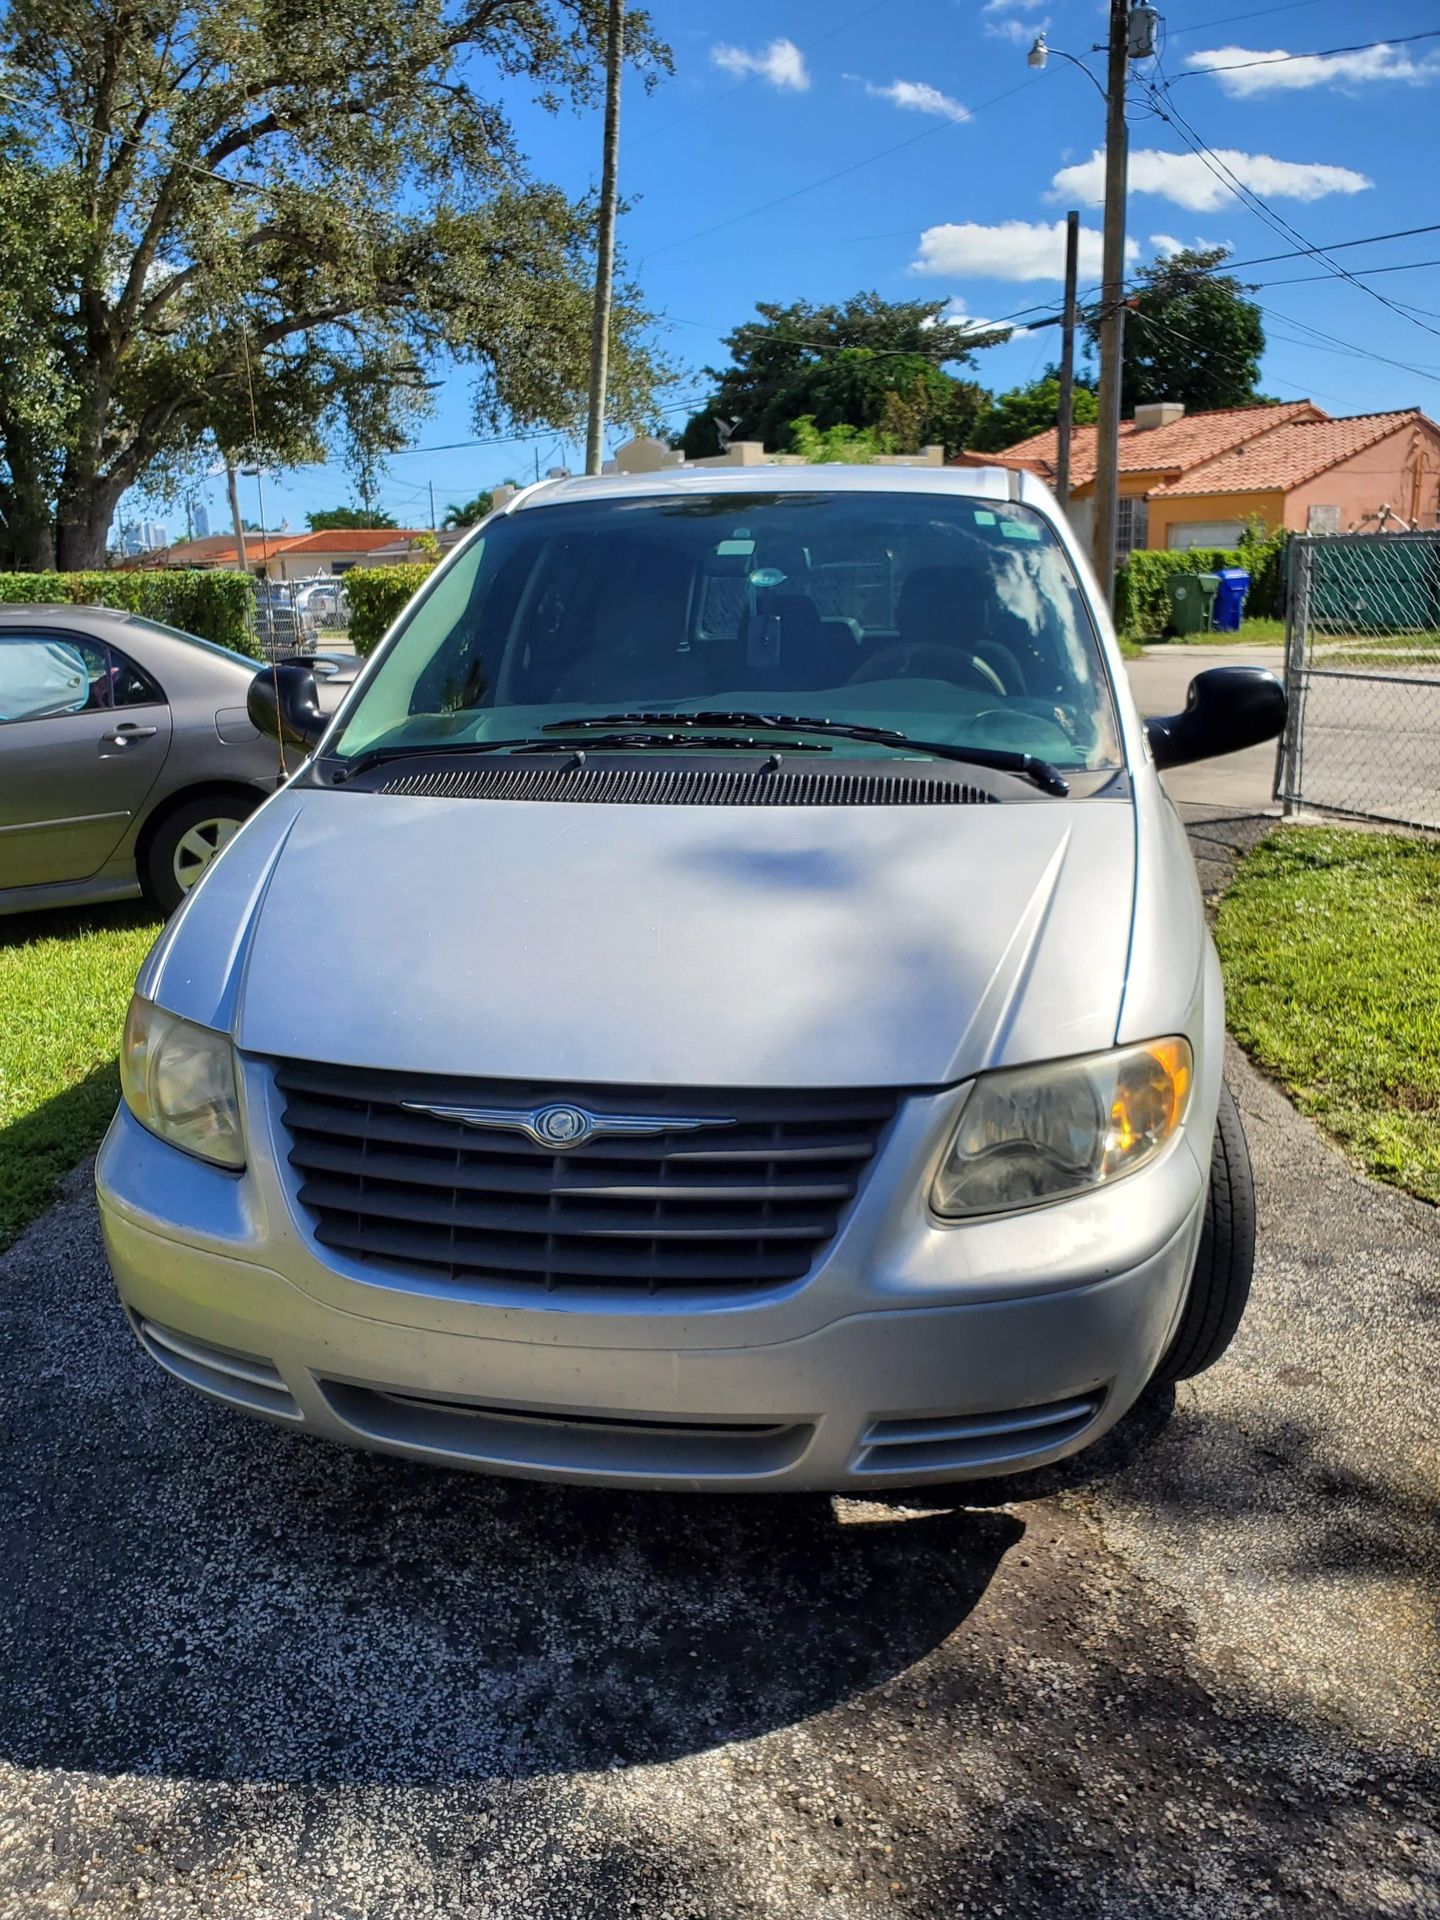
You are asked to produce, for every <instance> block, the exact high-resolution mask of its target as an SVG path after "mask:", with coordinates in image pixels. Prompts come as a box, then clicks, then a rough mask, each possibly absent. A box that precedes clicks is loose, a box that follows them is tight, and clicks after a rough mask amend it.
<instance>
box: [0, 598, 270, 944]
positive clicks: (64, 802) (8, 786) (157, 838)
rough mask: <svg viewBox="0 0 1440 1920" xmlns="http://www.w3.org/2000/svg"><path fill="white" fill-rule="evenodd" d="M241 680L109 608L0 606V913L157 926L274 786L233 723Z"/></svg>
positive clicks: (203, 652)
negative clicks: (123, 916) (122, 916)
mask: <svg viewBox="0 0 1440 1920" xmlns="http://www.w3.org/2000/svg"><path fill="white" fill-rule="evenodd" d="M255 672H256V665H255V662H254V661H253V660H248V659H246V658H245V657H244V656H243V655H242V654H238V653H231V652H229V651H228V650H227V649H226V648H224V647H218V646H214V645H212V644H211V642H209V641H207V640H200V639H197V638H196V637H195V636H194V635H192V634H187V633H181V632H179V631H177V630H176V629H175V628H173V627H163V626H157V625H156V624H155V623H154V622H153V621H149V620H142V619H140V618H138V617H137V616H135V615H132V614H126V613H121V612H115V611H112V610H110V609H109V608H104V607H68V606H67V607H58V606H12V607H5V608H0V913H18V912H21V911H26V910H29V909H31V908H34V907H51V906H73V905H79V904H81V903H83V902H89V901H97V900H122V899H126V898H129V897H132V896H134V895H135V894H139V893H143V894H144V895H145V896H146V897H147V898H148V899H149V900H150V901H151V902H152V903H153V904H154V905H155V906H156V907H158V908H159V909H160V910H161V911H162V912H164V913H170V912H172V911H173V910H174V908H175V907H176V906H178V905H179V903H180V901H181V900H182V899H183V897H184V895H185V894H186V893H187V892H188V890H189V889H190V887H191V886H193V885H194V883H195V881H196V880H198V879H199V877H200V875H201V874H202V873H203V872H204V871H205V869H206V868H207V867H208V866H209V864H210V862H211V861H212V860H213V859H214V857H215V855H216V853H217V852H218V851H219V850H220V848H221V847H223V846H224V845H225V843H226V841H227V840H229V839H230V838H231V837H232V835H233V834H235V833H236V832H237V831H238V829H239V827H240V824H241V822H242V821H243V820H244V819H245V818H246V816H247V815H248V814H250V813H252V812H253V811H254V810H255V808H256V807H258V806H259V804H260V802H261V801H262V800H263V799H264V798H265V797H266V795H267V794H270V793H273V792H274V791H275V789H276V787H277V786H279V785H280V783H281V781H282V779H283V778H284V776H285V771H286V768H285V761H284V756H283V754H282V752H281V751H280V750H279V749H278V748H277V746H276V743H275V742H274V741H273V740H270V739H265V738H262V736H261V735H260V734H259V733H257V732H256V730H255V727H254V725H253V723H252V722H251V720H250V719H249V717H248V715H247V714H246V711H245V696H246V693H247V690H248V688H249V685H250V682H251V681H252V679H253V678H254V676H255ZM291 761H292V770H293V766H294V764H296V756H295V755H294V754H293V753H292V755H291Z"/></svg>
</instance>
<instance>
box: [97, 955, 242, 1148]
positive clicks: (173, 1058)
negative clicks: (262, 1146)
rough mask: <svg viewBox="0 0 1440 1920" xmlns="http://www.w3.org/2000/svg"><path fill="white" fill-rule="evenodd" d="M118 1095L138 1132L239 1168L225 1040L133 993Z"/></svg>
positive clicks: (231, 1058)
mask: <svg viewBox="0 0 1440 1920" xmlns="http://www.w3.org/2000/svg"><path fill="white" fill-rule="evenodd" d="M120 1090H121V1092H122V1093H123V1094H124V1096H125V1104H126V1106H127V1107H129V1109H130V1111H131V1112H132V1113H133V1114H134V1116H135V1118H136V1119H137V1120H138V1121H139V1122H140V1124H141V1125H142V1126H145V1127H148V1128H149V1129H150V1131H151V1132H152V1133H154V1134H158V1135H159V1137H160V1138H161V1139H162V1140H168V1141H169V1143H170V1145H171V1146H172V1147H180V1148H183V1150H184V1151H185V1152H186V1153H193V1154H195V1155H196V1156H197V1157H198V1158H199V1159H201V1160H210V1161H213V1162H214V1163H215V1165H216V1166H220V1167H243V1166H244V1164H245V1143H244V1140H243V1139H242V1137H241V1132H240V1103H239V1101H238V1099H237V1098H236V1094H235V1054H234V1050H233V1049H232V1047H231V1045H230V1041H229V1038H228V1036H227V1035H225V1034H223V1033H216V1032H214V1031H213V1030H212V1029H211V1028H209V1027H199V1026H196V1025H195V1023H194V1021H192V1020H181V1019H180V1018H179V1017H178V1015H176V1014H173V1013H166V1012H165V1011H164V1009H163V1008H161V1007H157V1006H156V1005H155V1003H154V1001H153V1000H144V999H142V998H141V996H140V995H139V994H138V993H137V994H136V995H135V996H134V998H133V999H132V1000H131V1002H130V1011H129V1013H128V1014H127V1015H126V1016H125V1038H124V1041H123V1042H122V1044H121V1048H120Z"/></svg>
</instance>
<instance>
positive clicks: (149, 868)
mask: <svg viewBox="0 0 1440 1920" xmlns="http://www.w3.org/2000/svg"><path fill="white" fill-rule="evenodd" d="M259 804H260V796H259V795H257V796H256V798H255V799H254V800H253V801H247V800H246V799H244V798H243V797H242V796H241V795H239V794H229V793H227V794H218V795H211V797H210V798H209V799H207V798H205V796H204V795H200V796H199V797H198V798H196V799H194V800H186V801H184V802H182V803H181V805H180V806H178V807H174V808H172V810H171V811H170V812H169V813H167V814H166V815H165V816H164V817H163V818H162V820H161V821H160V823H159V825H158V826H157V827H156V828H155V830H154V831H153V833H151V835H150V837H149V841H148V844H147V845H146V848H145V853H144V857H143V859H142V861H141V871H140V882H141V885H142V886H143V887H144V889H145V897H146V899H147V900H149V902H150V904H151V905H152V906H154V907H157V908H158V909H159V911H160V912H161V913H163V914H164V915H165V917H166V919H167V920H168V919H169V917H170V915H171V914H172V913H174V911H175V909H176V908H177V907H178V906H179V904H180V902H181V901H182V900H183V899H184V898H185V896H186V894H187V893H189V891H190V889H191V888H192V887H193V886H194V884H195V882H196V881H197V880H198V879H199V878H200V876H201V875H202V874H203V873H205V872H206V870H207V869H208V868H209V866H210V863H211V861H212V860H213V859H214V858H215V856H216V854H217V853H219V852H220V850H221V848H222V847H224V846H226V845H227V844H228V843H229V842H230V841H231V840H233V839H234V837H235V835H236V834H237V833H238V832H239V831H240V829H241V827H242V826H243V825H244V824H245V821H246V820H247V819H248V818H249V816H250V815H251V814H252V813H253V812H254V811H255V809H256V807H258V806H259Z"/></svg>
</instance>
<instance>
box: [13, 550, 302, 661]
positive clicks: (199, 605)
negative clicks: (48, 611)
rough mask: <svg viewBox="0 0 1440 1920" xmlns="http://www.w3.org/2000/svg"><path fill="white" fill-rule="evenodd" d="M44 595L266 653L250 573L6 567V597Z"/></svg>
mask: <svg viewBox="0 0 1440 1920" xmlns="http://www.w3.org/2000/svg"><path fill="white" fill-rule="evenodd" d="M37 600H38V601H44V602H47V603H48V604H50V605H59V606H72V607H118V608H119V609H120V610H121V611H122V612H124V613H137V614H139V615H141V616H142V618H144V619H146V620H158V621H160V622H161V623H162V624H163V625H164V626H167V627H180V628H182V629H183V630H184V631H185V632H186V633H198V634H199V635H200V637H201V639H202V640H213V641H214V642H215V644H216V645H217V646H220V647H231V648H233V649H234V651H235V652H236V653H245V654H249V656H250V658H251V659H252V660H259V659H262V658H263V657H264V656H263V654H262V652H261V650H260V646H259V643H258V642H257V640H256V638H255V583H254V581H253V580H251V578H250V577H249V575H248V574H244V573H205V572H202V571H200V570H199V569H198V568H186V569H183V570H181V569H177V570H176V571H174V572H155V573H140V572H133V573H124V572H115V573H0V602H6V603H9V604H11V605H13V604H15V603H16V602H22V603H25V602H32V601H37Z"/></svg>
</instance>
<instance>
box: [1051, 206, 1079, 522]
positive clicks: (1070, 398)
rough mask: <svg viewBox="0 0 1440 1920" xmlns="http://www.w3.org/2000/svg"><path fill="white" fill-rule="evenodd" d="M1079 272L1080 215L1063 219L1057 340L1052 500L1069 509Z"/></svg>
mask: <svg viewBox="0 0 1440 1920" xmlns="http://www.w3.org/2000/svg"><path fill="white" fill-rule="evenodd" d="M1079 271H1080V215H1079V214H1078V213H1074V212H1072V213H1067V214H1066V216H1065V317H1064V319H1063V320H1062V322H1061V325H1062V327H1063V329H1064V331H1063V332H1062V334H1061V336H1060V420H1059V429H1060V431H1059V445H1058V446H1057V448H1056V451H1055V498H1056V499H1057V500H1058V501H1059V502H1060V505H1061V507H1062V508H1065V509H1068V508H1069V505H1070V434H1071V426H1072V423H1073V420H1074V414H1075V282H1076V279H1077V277H1078V275H1079Z"/></svg>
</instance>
